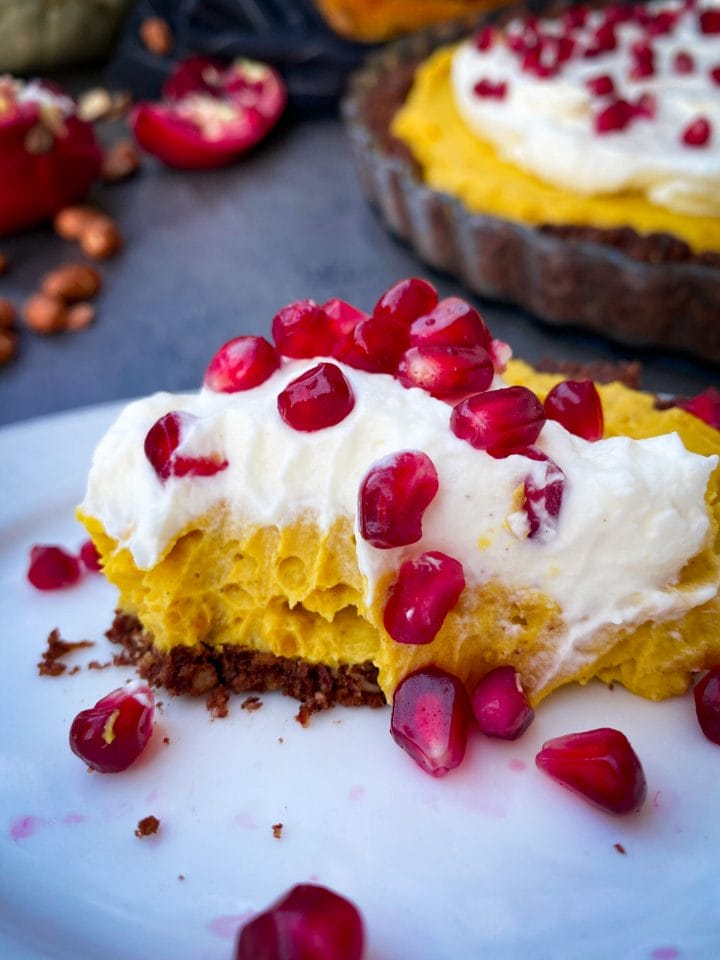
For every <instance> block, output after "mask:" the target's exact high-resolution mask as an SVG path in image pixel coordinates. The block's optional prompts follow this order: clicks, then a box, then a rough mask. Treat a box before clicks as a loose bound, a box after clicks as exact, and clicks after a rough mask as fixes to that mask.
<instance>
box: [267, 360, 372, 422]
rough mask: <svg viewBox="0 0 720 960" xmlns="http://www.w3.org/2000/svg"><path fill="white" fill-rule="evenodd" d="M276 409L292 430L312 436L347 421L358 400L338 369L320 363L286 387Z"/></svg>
mask: <svg viewBox="0 0 720 960" xmlns="http://www.w3.org/2000/svg"><path fill="white" fill-rule="evenodd" d="M277 406H278V412H279V413H280V416H281V417H282V419H283V420H284V421H285V423H286V424H287V425H288V426H289V427H292V428H293V430H301V431H303V432H305V433H312V432H314V431H315V430H324V429H325V428H326V427H334V426H335V424H336V423H340V421H341V420H344V419H345V417H346V416H347V415H348V414H349V413H350V411H351V410H352V408H353V407H354V406H355V397H354V395H353V392H352V388H351V387H350V384H349V383H348V381H347V379H346V377H345V374H344V373H343V372H342V370H341V369H340V368H339V367H336V366H335V364H334V363H319V364H318V365H317V366H316V367H312V368H311V369H310V370H306V371H305V373H303V374H301V375H300V376H299V377H296V378H295V380H292V381H291V382H290V383H289V384H288V385H287V386H286V387H285V389H284V390H283V391H282V392H281V393H280V394H279V396H278V399H277Z"/></svg>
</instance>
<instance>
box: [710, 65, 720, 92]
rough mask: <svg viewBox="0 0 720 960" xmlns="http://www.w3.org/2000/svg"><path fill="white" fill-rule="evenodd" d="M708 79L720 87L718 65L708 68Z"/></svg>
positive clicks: (719, 67)
mask: <svg viewBox="0 0 720 960" xmlns="http://www.w3.org/2000/svg"><path fill="white" fill-rule="evenodd" d="M710 79H711V80H712V82H713V83H715V84H717V85H718V86H719V87H720V65H718V66H717V67H711V68H710Z"/></svg>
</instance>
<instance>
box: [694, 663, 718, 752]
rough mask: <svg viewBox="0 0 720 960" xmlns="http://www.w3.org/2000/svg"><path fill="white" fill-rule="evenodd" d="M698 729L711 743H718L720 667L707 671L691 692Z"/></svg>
mask: <svg viewBox="0 0 720 960" xmlns="http://www.w3.org/2000/svg"><path fill="white" fill-rule="evenodd" d="M693 694H694V696H695V712H696V713H697V718H698V723H699V724H700V729H701V730H702V732H703V733H704V734H705V736H706V737H707V738H708V740H712V742H713V743H720V667H713V669H712V670H708V672H707V673H706V674H705V676H704V677H703V678H702V680H700V682H699V683H697V684H696V686H695V689H694V690H693Z"/></svg>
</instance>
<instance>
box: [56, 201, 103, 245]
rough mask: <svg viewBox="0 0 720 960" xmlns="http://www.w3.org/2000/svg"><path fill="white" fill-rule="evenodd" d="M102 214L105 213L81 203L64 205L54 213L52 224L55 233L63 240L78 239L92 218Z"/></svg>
mask: <svg viewBox="0 0 720 960" xmlns="http://www.w3.org/2000/svg"><path fill="white" fill-rule="evenodd" d="M104 216H105V214H104V213H101V212H100V211H99V210H96V209H95V207H87V206H82V205H76V206H73V207H64V208H63V209H62V210H60V212H59V213H57V214H56V215H55V220H54V221H53V226H54V227H55V233H57V234H58V235H59V236H61V237H62V238H63V239H64V240H79V239H80V237H81V236H82V233H83V231H84V230H85V229H86V227H88V226H89V224H90V223H92V221H93V220H95V219H96V218H97V217H104Z"/></svg>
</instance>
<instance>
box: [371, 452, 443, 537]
mask: <svg viewBox="0 0 720 960" xmlns="http://www.w3.org/2000/svg"><path fill="white" fill-rule="evenodd" d="M437 491H438V475H437V470H436V469H435V465H434V464H433V462H432V460H431V459H430V457H428V455H427V454H426V453H423V452H422V451H421V450H404V451H401V452H399V453H391V454H389V455H388V456H387V457H382V459H380V460H377V461H376V462H375V463H374V464H373V465H372V466H371V467H370V469H369V470H368V472H367V474H366V475H365V477H364V478H363V480H362V482H361V483H360V490H359V492H358V528H359V530H360V536H361V537H362V538H363V540H367V541H368V543H371V544H372V545H373V546H374V547H378V548H379V549H381V550H389V549H390V548H391V547H404V546H407V545H408V544H411V543H417V541H418V540H419V539H420V538H421V537H422V518H423V514H424V513H425V510H426V509H427V508H428V506H429V504H430V503H431V501H432V499H433V498H434V496H435V494H436V493H437Z"/></svg>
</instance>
